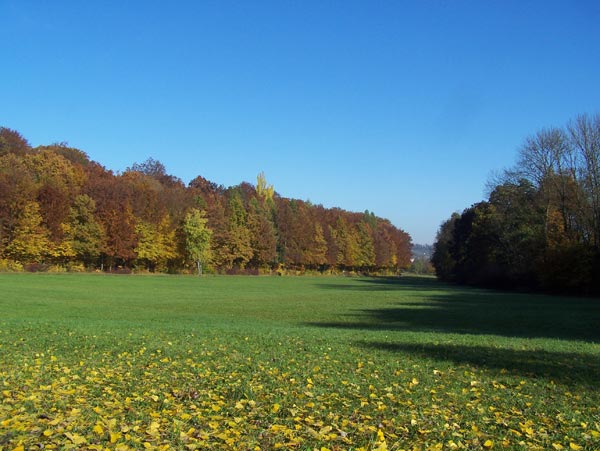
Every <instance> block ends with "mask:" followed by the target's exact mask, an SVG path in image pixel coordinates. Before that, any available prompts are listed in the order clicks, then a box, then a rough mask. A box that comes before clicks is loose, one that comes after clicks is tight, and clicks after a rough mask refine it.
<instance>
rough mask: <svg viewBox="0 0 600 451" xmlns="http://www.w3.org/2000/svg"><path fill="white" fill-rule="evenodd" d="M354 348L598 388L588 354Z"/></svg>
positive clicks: (599, 366) (597, 372)
mask: <svg viewBox="0 0 600 451" xmlns="http://www.w3.org/2000/svg"><path fill="white" fill-rule="evenodd" d="M356 345H357V346H361V347H365V348H368V349H377V350H382V351H387V352H395V353H404V354H411V355H417V356H420V357H425V358H429V359H435V360H443V361H451V362H453V363H456V364H467V365H474V366H477V367H485V368H488V369H492V370H498V372H500V371H501V370H506V371H508V372H509V373H511V374H518V375H519V376H522V377H527V378H544V379H547V380H548V381H550V380H552V381H554V382H555V383H559V384H564V385H588V386H591V387H594V388H598V387H600V359H598V358H597V357H596V356H592V355H589V354H577V353H568V352H548V351H542V350H515V349H506V348H497V347H487V346H464V345H453V344H413V343H397V344H396V343H384V342H367V343H365V342H359V343H356Z"/></svg>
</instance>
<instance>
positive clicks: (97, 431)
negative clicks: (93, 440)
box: [93, 424, 104, 435]
mask: <svg viewBox="0 0 600 451" xmlns="http://www.w3.org/2000/svg"><path fill="white" fill-rule="evenodd" d="M93 431H94V432H95V433H96V434H98V435H102V434H104V429H102V426H100V425H99V424H97V425H96V426H94V429H93Z"/></svg>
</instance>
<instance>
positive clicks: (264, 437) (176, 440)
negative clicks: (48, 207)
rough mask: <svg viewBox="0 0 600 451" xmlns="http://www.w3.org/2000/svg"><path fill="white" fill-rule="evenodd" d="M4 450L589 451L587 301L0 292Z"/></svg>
mask: <svg viewBox="0 0 600 451" xmlns="http://www.w3.org/2000/svg"><path fill="white" fill-rule="evenodd" d="M0 390H1V395H0V399H1V404H0V451H4V450H11V451H12V450H28V449H31V450H33V449H35V450H39V449H91V450H126V449H149V450H152V449H182V450H185V449H236V450H237V449H239V450H253V449H257V450H258V449H261V450H267V449H277V448H281V449H299V450H313V449H317V450H346V449H365V450H385V449H388V450H401V449H405V450H413V449H414V450H430V449H431V450H442V449H444V450H445V449H473V450H475V449H528V450H529V449H540V450H552V449H574V450H578V449H585V450H598V449H600V300H598V299H582V298H561V297H546V296H535V295H520V294H506V293H496V292H491V291H483V290H474V289H466V288H458V287H450V286H446V285H443V284H441V283H439V282H437V281H435V280H433V279H427V278H416V277H412V278H411V277H403V278H401V279H384V278H372V279H367V278H365V279H353V278H310V277H298V278H286V277H205V278H202V279H198V278H195V277H174V276H106V275H50V274H37V275H36V274H0Z"/></svg>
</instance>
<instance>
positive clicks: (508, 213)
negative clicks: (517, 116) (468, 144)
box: [432, 115, 600, 294]
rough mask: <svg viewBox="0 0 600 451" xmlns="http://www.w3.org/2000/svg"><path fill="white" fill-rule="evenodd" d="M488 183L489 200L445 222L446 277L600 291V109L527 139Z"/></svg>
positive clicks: (437, 258)
mask: <svg viewBox="0 0 600 451" xmlns="http://www.w3.org/2000/svg"><path fill="white" fill-rule="evenodd" d="M489 188H490V189H489V191H490V194H489V198H488V200H486V201H483V202H479V203H477V204H475V205H473V206H471V207H469V208H467V209H466V210H464V211H463V212H462V213H461V214H458V213H455V214H453V215H452V216H451V217H450V218H449V219H448V220H447V221H445V222H444V223H443V224H442V225H441V227H440V229H439V232H438V235H437V239H436V243H435V246H434V255H433V258H432V262H433V264H434V266H435V270H436V273H437V275H438V277H439V278H441V279H442V280H446V281H452V282H458V283H463V284H474V285H480V286H491V287H512V288H525V289H532V290H544V291H560V292H570V293H580V294H600V115H593V116H592V115H580V116H578V117H577V118H575V119H573V120H571V121H569V123H568V124H567V125H565V126H564V127H552V128H545V129H542V130H540V131H538V132H537V133H535V134H533V135H531V136H529V137H527V138H526V139H525V141H524V143H523V145H522V146H521V147H520V149H519V152H518V158H517V162H516V164H515V166H514V167H512V168H510V169H508V170H505V171H503V172H502V173H501V174H500V175H499V176H497V177H496V179H495V180H493V181H492V182H491V183H490V187H489Z"/></svg>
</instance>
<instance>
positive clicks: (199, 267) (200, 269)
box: [196, 260, 202, 277]
mask: <svg viewBox="0 0 600 451" xmlns="http://www.w3.org/2000/svg"><path fill="white" fill-rule="evenodd" d="M196 265H198V277H200V276H202V262H201V261H200V260H196Z"/></svg>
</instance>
